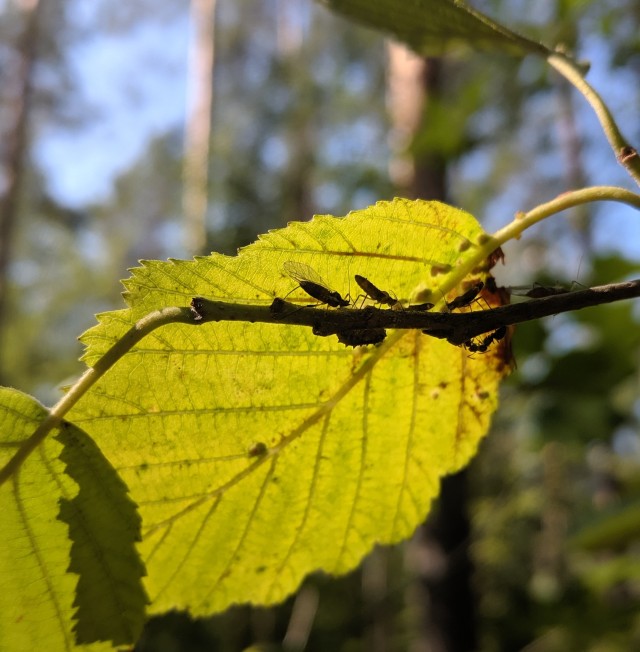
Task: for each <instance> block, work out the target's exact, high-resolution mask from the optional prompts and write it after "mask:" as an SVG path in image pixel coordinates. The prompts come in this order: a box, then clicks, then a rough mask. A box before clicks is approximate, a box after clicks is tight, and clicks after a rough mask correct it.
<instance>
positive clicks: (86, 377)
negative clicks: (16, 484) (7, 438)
mask: <svg viewBox="0 0 640 652" xmlns="http://www.w3.org/2000/svg"><path fill="white" fill-rule="evenodd" d="M172 323H187V324H189V323H191V324H193V323H194V316H193V312H192V311H191V310H189V308H177V307H170V308H164V309H162V310H156V311H155V312H152V313H149V314H148V315H145V316H144V317H143V318H142V319H140V320H138V321H137V322H136V323H135V324H134V325H133V326H132V327H131V328H130V329H129V330H128V331H127V332H126V333H125V334H124V336H123V337H121V338H120V339H119V340H118V341H117V342H116V343H115V344H114V345H113V346H112V347H111V348H110V349H109V350H108V351H107V352H106V353H105V354H104V355H103V356H102V357H101V358H100V359H99V360H98V361H97V362H96V363H95V365H94V366H93V367H90V368H89V369H87V371H85V372H84V374H82V376H81V377H80V378H79V379H78V381H77V382H76V383H75V384H74V385H73V386H72V387H71V389H69V391H68V392H67V393H66V394H65V395H64V396H63V397H62V398H61V399H60V400H59V401H58V402H57V403H56V404H55V405H54V406H53V407H52V408H51V409H50V410H49V414H48V415H47V417H46V418H45V419H44V420H43V421H42V422H41V423H40V425H39V426H38V427H37V428H36V430H35V431H34V433H33V434H32V435H31V436H30V437H29V438H28V439H27V440H25V441H24V442H23V444H22V445H21V446H20V448H19V449H18V450H17V451H16V453H15V454H14V455H13V457H12V458H11V459H10V460H9V461H8V462H7V463H6V465H5V466H4V467H3V468H2V469H0V486H1V485H2V484H3V483H4V482H5V481H6V480H8V479H9V478H10V477H11V476H12V475H14V474H15V473H16V472H17V471H18V469H19V468H20V466H22V463H23V462H24V461H25V460H26V459H27V457H29V455H30V454H31V453H32V452H33V451H34V450H35V449H36V448H37V447H38V446H39V445H40V444H41V443H42V442H43V441H44V439H45V437H46V436H47V435H48V434H49V433H50V432H51V431H52V430H53V429H54V428H56V427H57V426H59V425H60V423H61V422H62V419H63V418H64V415H65V414H67V412H69V410H70V409H71V408H72V407H73V406H74V405H75V404H76V403H77V402H78V401H79V400H80V399H81V398H82V396H84V395H85V394H86V392H87V391H88V390H89V388H90V387H91V386H92V385H94V384H95V383H96V382H97V381H98V380H99V379H100V378H101V377H102V376H104V374H105V373H106V372H107V371H108V370H109V369H111V367H113V365H114V364H115V363H116V362H117V361H118V360H120V358H121V357H122V356H123V355H124V354H125V353H127V352H128V351H130V350H131V349H132V348H133V347H134V346H135V345H136V344H137V343H138V342H139V341H140V340H141V339H142V338H143V337H145V336H146V335H148V334H149V333H151V331H153V330H155V329H156V328H159V327H160V326H164V325H166V324H172Z"/></svg>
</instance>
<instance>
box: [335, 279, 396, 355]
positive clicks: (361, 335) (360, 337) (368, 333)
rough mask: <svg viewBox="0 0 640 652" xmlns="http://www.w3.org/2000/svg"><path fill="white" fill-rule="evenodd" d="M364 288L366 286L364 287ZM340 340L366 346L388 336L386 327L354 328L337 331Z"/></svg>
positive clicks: (349, 344)
mask: <svg viewBox="0 0 640 652" xmlns="http://www.w3.org/2000/svg"><path fill="white" fill-rule="evenodd" d="M363 289H364V288H363ZM336 335H337V336H338V341H339V342H341V343H342V344H345V345H346V346H353V347H355V346H366V345H367V344H380V343H381V342H382V341H384V338H385V337H386V336H387V331H386V330H385V329H384V328H353V329H351V330H347V331H340V332H338V333H336Z"/></svg>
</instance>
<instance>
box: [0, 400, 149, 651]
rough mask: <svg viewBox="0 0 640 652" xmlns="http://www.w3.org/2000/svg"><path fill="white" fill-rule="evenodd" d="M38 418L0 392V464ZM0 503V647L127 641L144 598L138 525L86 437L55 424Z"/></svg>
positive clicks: (34, 407) (134, 633) (33, 405)
mask: <svg viewBox="0 0 640 652" xmlns="http://www.w3.org/2000/svg"><path fill="white" fill-rule="evenodd" d="M45 416H46V410H45V408H43V407H42V406H41V405H39V404H38V403H37V402H36V401H35V400H34V399H32V398H31V397H29V396H26V395H24V394H22V393H20V392H18V391H15V390H11V389H0V442H1V443H0V466H1V465H4V464H5V462H6V461H7V460H8V459H9V457H11V455H12V454H13V453H14V452H15V451H16V450H17V448H18V447H19V446H20V445H21V444H22V443H23V441H24V440H25V439H26V438H27V437H28V436H29V435H31V433H32V432H33V430H34V429H35V427H36V426H37V425H38V423H39V422H40V421H42V419H43V418H44V417H45ZM0 505H2V528H0V550H2V555H0V586H2V591H0V618H1V619H2V621H1V622H0V649H2V650H11V651H12V652H15V651H18V650H25V651H27V650H28V651H31V650H44V649H47V650H70V649H73V648H74V647H75V645H76V644H87V643H94V642H96V641H111V642H113V643H114V644H125V643H130V642H132V641H135V640H136V638H137V637H138V635H139V633H140V631H141V628H142V624H143V622H144V606H145V602H146V597H145V594H144V591H143V589H142V585H141V576H142V574H143V572H144V569H143V567H142V564H141V563H140V561H139V558H138V556H137V554H136V551H135V547H134V541H135V540H137V539H139V536H140V534H139V532H140V521H139V517H138V515H137V514H136V511H135V506H134V504H133V503H132V502H131V500H129V498H128V497H127V494H126V487H125V486H124V484H123V483H122V481H121V480H120V478H119V477H118V476H117V474H116V473H115V472H114V470H113V468H112V467H111V466H110V465H109V464H108V462H107V461H106V460H105V459H104V457H103V456H102V454H101V453H100V451H99V450H98V449H97V447H96V445H95V444H94V443H93V441H92V440H91V439H90V438H88V437H87V435H86V434H85V433H84V432H82V431H81V430H79V429H78V428H76V427H74V426H71V425H69V424H64V425H63V426H62V427H61V428H60V429H59V430H58V432H57V434H56V435H55V436H54V437H49V438H48V439H47V440H45V442H44V443H43V444H42V445H41V446H40V447H39V448H38V449H37V450H36V451H35V453H34V454H33V455H31V457H29V458H28V459H27V460H26V461H25V463H24V464H23V465H22V466H21V467H20V470H19V471H18V472H17V473H16V474H15V475H14V477H13V478H12V479H11V480H10V481H9V482H7V483H5V484H4V485H3V486H2V487H0ZM91 649H111V645H100V644H98V645H94V646H91Z"/></svg>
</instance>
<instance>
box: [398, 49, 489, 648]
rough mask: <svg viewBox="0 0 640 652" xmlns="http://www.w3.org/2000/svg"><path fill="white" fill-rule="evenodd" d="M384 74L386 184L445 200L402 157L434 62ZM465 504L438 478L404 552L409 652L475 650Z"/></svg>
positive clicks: (424, 110)
mask: <svg viewBox="0 0 640 652" xmlns="http://www.w3.org/2000/svg"><path fill="white" fill-rule="evenodd" d="M389 72H390V81H389V90H390V98H389V105H390V113H391V119H392V126H393V131H392V133H393V136H394V137H393V140H392V143H393V144H394V145H395V147H396V148H397V154H396V156H395V159H394V160H393V161H392V164H391V170H390V172H391V175H392V178H393V179H394V181H395V182H396V184H398V185H399V186H400V187H401V188H402V190H403V191H404V192H405V193H406V194H408V195H410V196H412V197H416V198H418V197H419V198H421V199H436V200H440V201H447V200H448V192H447V187H446V172H447V160H446V159H445V158H444V157H443V156H442V155H441V154H440V153H438V152H431V153H427V154H424V155H422V156H421V157H420V158H416V157H415V156H412V155H410V154H408V153H406V149H407V148H408V146H409V145H410V144H411V141H412V139H413V137H414V136H415V134H416V132H417V131H418V130H419V128H420V125H421V124H422V121H423V120H428V119H429V103H430V101H432V100H434V99H435V98H437V97H438V95H439V94H440V93H441V90H442V61H441V60H439V59H435V58H429V59H421V58H418V57H416V56H414V55H411V54H409V53H408V52H407V50H405V49H404V48H403V47H402V46H399V45H395V44H393V45H390V46H389ZM467 504H468V496H467V472H466V471H461V472H460V473H457V474H456V475H453V476H449V477H447V478H445V479H444V480H443V482H442V489H441V493H440V497H439V500H438V504H437V507H436V509H434V512H433V513H432V515H431V516H430V517H429V519H428V521H427V522H426V523H425V524H424V525H422V526H421V527H420V529H419V530H418V532H417V533H416V536H415V537H414V539H413V541H412V542H411V544H410V545H409V547H408V551H407V555H408V562H409V565H410V566H413V567H414V569H416V571H417V573H418V576H419V580H418V582H417V586H413V587H411V589H410V591H409V592H408V594H407V595H408V600H410V601H411V602H413V603H414V604H412V605H411V606H412V610H411V611H412V612H413V613H414V614H415V621H417V622H416V624H415V630H416V631H415V632H414V637H413V638H414V644H413V646H412V650H416V651H418V650H419V651H422V650H424V651H425V652H427V651H428V652H469V651H471V650H476V649H477V638H478V637H477V631H476V618H475V611H476V609H475V598H474V595H473V592H472V590H471V578H472V572H473V567H472V563H471V560H470V557H469V535H470V522H469V516H468V512H467ZM416 602H417V603H418V605H419V608H418V610H416V604H415V603H416Z"/></svg>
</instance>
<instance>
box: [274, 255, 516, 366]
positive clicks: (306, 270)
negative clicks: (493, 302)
mask: <svg viewBox="0 0 640 652" xmlns="http://www.w3.org/2000/svg"><path fill="white" fill-rule="evenodd" d="M283 269H284V271H285V272H286V273H287V274H288V275H289V276H290V277H291V278H292V279H294V280H295V281H296V282H297V283H298V285H299V286H300V287H301V288H302V289H303V290H304V291H305V292H306V293H307V294H308V295H309V296H310V297H312V298H314V299H316V301H319V302H320V303H325V304H327V305H328V306H330V307H332V308H346V307H347V306H349V305H351V304H350V301H349V300H348V299H345V298H343V297H342V295H341V294H340V293H339V292H337V291H336V290H332V289H331V288H329V287H328V285H327V284H326V283H325V282H324V281H323V280H322V278H321V277H320V276H319V275H318V274H317V273H316V272H315V271H314V270H313V269H312V268H311V267H309V266H308V265H305V264H304V263H299V262H293V261H287V262H285V263H284V265H283ZM354 278H355V281H356V283H357V284H358V286H359V287H360V289H361V290H362V291H363V292H364V293H365V297H370V298H371V299H373V300H374V301H376V302H377V303H379V304H381V305H386V306H390V307H395V306H398V305H400V303H399V301H398V300H397V299H395V298H394V297H392V296H391V295H390V294H389V293H388V292H386V291H385V290H381V289H380V288H379V287H378V286H376V285H375V284H374V283H372V282H371V281H370V280H369V279H367V278H365V277H364V276H361V275H360V274H356V275H355V277H354ZM483 288H484V283H482V282H481V281H480V282H478V283H476V284H475V285H473V286H472V287H471V288H469V289H468V290H467V291H466V292H465V293H464V294H461V295H460V296H458V297H456V298H455V299H453V300H452V301H451V302H447V308H448V309H449V310H450V311H452V310H456V309H459V308H464V307H467V306H469V305H471V304H472V303H473V302H474V301H476V300H477V296H478V294H479V293H480V292H481V291H482V289H483ZM354 303H355V302H354ZM433 306H434V304H433V303H420V304H413V305H410V306H408V308H407V309H408V310H424V311H427V310H431V308H433ZM506 332H507V329H506V327H501V328H499V329H497V330H496V331H494V332H493V333H490V334H489V335H487V336H485V337H484V338H483V339H481V340H480V341H473V340H469V341H467V342H465V343H464V345H463V346H464V347H465V348H466V349H467V350H469V351H471V352H472V353H477V352H479V353H484V352H485V351H487V349H488V348H489V346H490V345H491V344H492V343H493V342H497V341H499V340H501V339H502V338H503V337H504V336H505V335H506ZM314 333H315V334H316V335H327V334H329V333H325V332H323V331H322V329H317V330H316V329H314ZM335 334H336V335H337V336H338V340H339V341H340V342H341V343H342V344H345V345H347V346H354V347H355V346H365V345H367V344H380V343H381V342H382V341H383V340H384V339H385V337H386V336H387V332H386V330H385V329H384V328H358V329H349V330H344V331H338V332H336V333H335Z"/></svg>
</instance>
